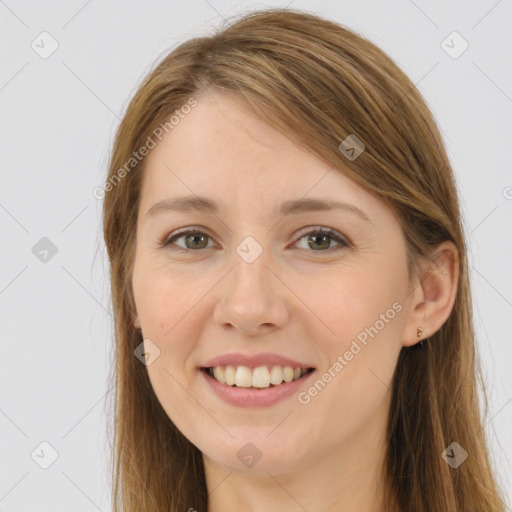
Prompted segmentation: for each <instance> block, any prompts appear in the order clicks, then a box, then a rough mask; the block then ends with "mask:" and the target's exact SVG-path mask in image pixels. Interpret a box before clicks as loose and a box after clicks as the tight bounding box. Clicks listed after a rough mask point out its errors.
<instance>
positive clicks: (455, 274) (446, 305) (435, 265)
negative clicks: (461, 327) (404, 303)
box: [403, 240, 459, 347]
mask: <svg viewBox="0 0 512 512" xmlns="http://www.w3.org/2000/svg"><path fill="white" fill-rule="evenodd" d="M458 279H459V255H458V251H457V248H456V247H455V245H454V244H453V242H451V241H448V240H446V241H444V242H442V243H440V244H439V245H437V246H436V248H435V249H434V250H433V251H432V253H431V257H430V258H427V259H425V260H424V263H423V264H422V270H421V276H416V277H415V281H414V283H413V289H412V291H411V292H410V294H411V295H412V298H411V303H410V308H409V310H408V317H407V321H406V325H405V326H404V337H403V345H404V346H405V347H409V346H412V345H415V344H416V343H418V342H420V341H422V340H424V339H426V338H428V337H429V336H432V334H434V333H435V332H436V331H438V330H439V329H440V328H441V327H442V326H443V324H444V323H445V322H446V320H447V319H448V317H449V316H450V313H451V311H452V308H453V304H454V303H455V298H456V296H457V285H458ZM418 327H421V328H422V329H423V332H422V334H421V336H418Z"/></svg>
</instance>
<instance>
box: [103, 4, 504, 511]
mask: <svg viewBox="0 0 512 512" xmlns="http://www.w3.org/2000/svg"><path fill="white" fill-rule="evenodd" d="M105 192H106V194H105V200H104V237H105V242H106V245H107V249H108V254H109V259H110V265H111V283H112V295H113V306H114V312H115V317H116V355H115V358H116V360H115V375H114V376H113V378H114V379H115V382H116V385H117V387H116V396H115V431H114V440H115V458H114V461H113V462H114V464H113V476H114V492H113V501H114V507H113V508H114V510H115V511H121V510H123V511H127V512H128V511H130V512H131V511H142V510H152V511H162V512H164V511H166V512H168V511H173V512H174V511H178V510H180V511H182V510H189V511H190V512H191V511H193V510H196V511H199V512H205V511H209V512H218V511H220V510H280V511H292V510H293V511H295V510H309V511H313V510H314V511H315V512H323V511H334V510H340V511H341V510H342V511H345V512H347V511H365V512H373V511H375V512H377V511H380V512H381V511H401V512H437V511H439V512H441V511H442V512H446V511H454V512H455V511H458V512H462V511H468V512H469V511H475V512H477V511H478V512H483V511H488V512H501V511H503V510H504V504H503V501H502V498H501V497H500V494H499V489H498V487H497V485H496V483H495V479H494V477H493V473H492V467H491V465H490V461H489V456H488V452H487V447H486V441H485V435H484V430H483V421H482V419H481V417H480V413H479V407H478V401H477V378H478V379H480V380H481V377H480V374H479V373H478V365H477V363H476V361H475V346H474V332H473V326H472V309H471V308H472V305H471V295H470V288H469V279H468V263H467V257H466V245H465V240H464V235H463V230H462V224H461V218H460V212H459V205H458V198H457V191H456V186H455V182H454V176H453V172H452V169H451V167H450V163H449V160H448V157H447V155H446V151H445V148H444V146H443V142H442V140H441V137H440V134H439V131H438V129H437V126H436V123H435V121H434V119H433V117H432V115H431V113H430V112H429V110H428V108H427V106H426V105H425V102H424V100H423V99H422V97H421V96H420V94H419V93H418V91H417V90H416V89H415V88H414V86H413V84H412V83H411V82H410V80H409V79H408V78H407V77H406V76H405V75H404V73H403V72H402V71H401V70H400V69H399V68H398V67H397V66H396V65H395V64H394V63H393V62H392V61H391V60H390V58H389V57H387V56H386V55H385V54H384V53H383V52H382V51H381V50H380V49H378V48H377V47H376V46H374V45H373V44H372V43H370V42H369V41H367V40H366V39H364V38H362V37H361V36H359V35H357V34H355V33H354V32H352V31H350V30H348V29H346V28H344V27H342V26H340V25H337V24H335V23H332V22H330V21H326V20H323V19H320V18H318V17H315V16H313V15H309V14H305V13H301V12H298V11H292V10H265V11H260V12H254V13H251V14H248V15H247V16H245V17H244V18H242V19H240V20H239V21H238V22H236V23H234V24H233V25H232V26H229V27H228V28H226V29H224V30H222V31H219V32H218V33H217V34H216V35H214V36H212V37H203V38H198V39H193V40H190V41H187V42H186V43H184V44H182V45H181V46H179V47H178V48H177V49H175V50H174V51H173V52H172V53H170V54H169V55H168V56H167V57H166V58H165V59H164V60H163V61H162V62H161V63H160V64H159V65H158V66H157V67H156V68H155V69H154V70H153V71H152V72H151V73H150V74H149V76H148V77H147V78H146V79H145V80H144V82H143V84H142V85H141V86H140V88H139V90H138V91H137V93H136V94H135V97H134V98H133V100H132V101H131V103H130V105H129V107H128V109H127V112H126V114H125V116H124V118H123V120H122V123H121V126H120V128H119V131H118V133H117V136H116V140H115V145H114V148H113V155H112V160H111V164H110V170H109V176H108V178H107V182H106V185H105ZM482 385H483V383H482Z"/></svg>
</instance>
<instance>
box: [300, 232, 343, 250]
mask: <svg viewBox="0 0 512 512" xmlns="http://www.w3.org/2000/svg"><path fill="white" fill-rule="evenodd" d="M303 238H307V241H306V243H307V248H309V249H312V250H313V252H328V251H331V250H332V251H337V250H340V249H343V248H344V247H349V245H350V244H349V243H348V242H347V241H346V240H345V239H344V238H342V237H341V236H340V235H339V234H338V233H337V232H336V231H334V230H333V229H325V228H318V229H314V230H310V231H308V232H306V233H304V234H303V235H302V236H301V237H300V239H299V240H302V239H303ZM333 240H334V241H335V242H336V243H337V244H338V245H337V246H336V247H330V245H331V242H332V241H333ZM301 248H302V249H305V248H306V247H301Z"/></svg>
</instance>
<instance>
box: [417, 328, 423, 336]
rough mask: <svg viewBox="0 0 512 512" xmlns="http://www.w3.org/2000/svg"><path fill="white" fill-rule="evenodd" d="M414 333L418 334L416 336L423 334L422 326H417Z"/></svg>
mask: <svg viewBox="0 0 512 512" xmlns="http://www.w3.org/2000/svg"><path fill="white" fill-rule="evenodd" d="M416 334H417V335H418V338H421V335H422V334H423V327H418V330H417V332H416Z"/></svg>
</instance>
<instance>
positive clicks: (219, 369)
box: [210, 365, 308, 388]
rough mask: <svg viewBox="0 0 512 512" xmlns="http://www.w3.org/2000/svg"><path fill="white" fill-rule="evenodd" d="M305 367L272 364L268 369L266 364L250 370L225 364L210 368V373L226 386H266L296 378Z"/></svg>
mask: <svg viewBox="0 0 512 512" xmlns="http://www.w3.org/2000/svg"><path fill="white" fill-rule="evenodd" d="M307 371H308V369H307V368H295V369H294V368H292V367H291V366H284V367H282V366H272V369H271V370H270V371H268V368H267V367H266V366H258V367H257V368H254V369H253V370H252V371H251V368H249V367H247V366H232V365H227V366H226V367H223V366H216V367H215V368H213V372H212V369H211V368H210V375H212V376H213V377H214V378H215V379H216V380H218V381H219V382H221V383H222V384H227V385H228V386H233V385H236V386H238V387H243V388H250V387H251V386H252V387H254V388H268V387H269V386H270V384H273V385H274V386H277V385H278V384H281V383H282V382H283V381H284V382H291V381H292V380H297V379H299V378H300V377H302V376H303V375H304V374H305V373H307Z"/></svg>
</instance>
